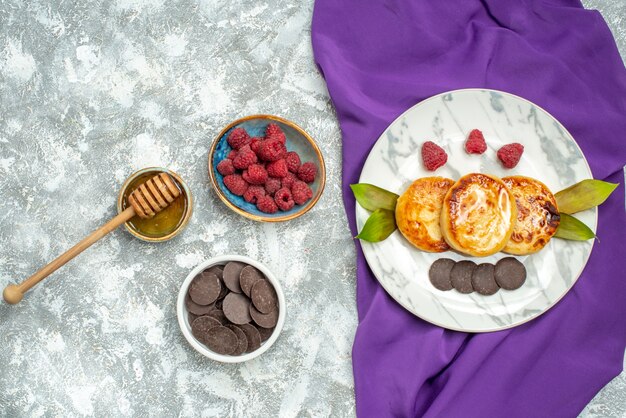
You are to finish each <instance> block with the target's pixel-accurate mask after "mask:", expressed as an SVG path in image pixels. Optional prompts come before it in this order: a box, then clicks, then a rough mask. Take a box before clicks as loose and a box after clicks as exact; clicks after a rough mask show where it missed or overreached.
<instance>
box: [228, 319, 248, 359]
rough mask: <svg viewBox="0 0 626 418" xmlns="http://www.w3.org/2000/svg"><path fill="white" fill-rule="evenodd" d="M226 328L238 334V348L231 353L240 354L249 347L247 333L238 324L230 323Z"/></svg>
mask: <svg viewBox="0 0 626 418" xmlns="http://www.w3.org/2000/svg"><path fill="white" fill-rule="evenodd" d="M226 328H228V329H229V330H231V331H232V332H234V333H235V335H236V336H237V340H238V341H239V344H238V345H237V349H236V350H235V351H234V352H232V353H231V355H233V356H239V355H241V354H243V353H245V352H246V350H247V349H248V339H247V338H246V333H245V332H243V331H242V330H241V328H239V327H238V326H237V325H233V324H229V325H226Z"/></svg>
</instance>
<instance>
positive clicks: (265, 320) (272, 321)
mask: <svg viewBox="0 0 626 418" xmlns="http://www.w3.org/2000/svg"><path fill="white" fill-rule="evenodd" d="M250 316H251V317H252V320H253V321H254V322H255V323H256V324H257V325H258V326H260V327H263V328H274V327H275V326H276V323H277V322H278V307H276V308H274V310H273V311H272V312H270V313H268V314H264V313H261V312H259V311H258V310H257V309H256V308H255V307H254V305H252V304H250Z"/></svg>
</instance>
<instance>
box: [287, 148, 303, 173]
mask: <svg viewBox="0 0 626 418" xmlns="http://www.w3.org/2000/svg"><path fill="white" fill-rule="evenodd" d="M285 161H287V168H288V169H289V171H291V172H292V173H297V172H298V169H299V168H300V164H301V163H300V156H299V155H298V153H297V152H294V151H290V152H288V153H287V155H286V156H285Z"/></svg>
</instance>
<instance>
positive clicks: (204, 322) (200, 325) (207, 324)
mask: <svg viewBox="0 0 626 418" xmlns="http://www.w3.org/2000/svg"><path fill="white" fill-rule="evenodd" d="M219 326H222V324H220V323H219V321H217V320H216V319H213V318H211V317H210V316H201V317H199V318H196V319H195V321H193V322H192V324H191V333H192V334H193V336H194V337H196V339H197V340H198V341H200V342H204V339H205V337H206V336H207V334H208V332H209V331H210V330H211V328H215V327H219Z"/></svg>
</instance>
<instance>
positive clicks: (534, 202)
mask: <svg viewBox="0 0 626 418" xmlns="http://www.w3.org/2000/svg"><path fill="white" fill-rule="evenodd" d="M502 181H503V182H504V184H506V185H507V187H508V188H509V190H511V193H513V196H514V197H515V201H516V203H517V222H515V225H514V227H513V233H512V234H511V239H509V242H508V243H507V244H506V246H505V247H504V249H503V250H502V251H504V252H506V253H509V254H516V255H525V254H532V253H536V252H537V251H539V250H540V249H542V248H543V247H545V246H546V244H547V243H548V241H550V238H552V236H553V235H554V234H555V233H556V229H557V228H558V226H559V222H560V220H561V218H560V216H559V211H558V209H557V205H556V199H555V198H554V195H553V194H552V192H551V191H550V189H548V187H546V185H545V184H543V183H542V182H540V181H539V180H535V179H532V178H530V177H524V176H511V177H504V178H503V179H502Z"/></svg>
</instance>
